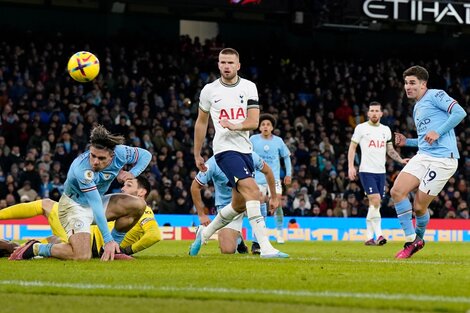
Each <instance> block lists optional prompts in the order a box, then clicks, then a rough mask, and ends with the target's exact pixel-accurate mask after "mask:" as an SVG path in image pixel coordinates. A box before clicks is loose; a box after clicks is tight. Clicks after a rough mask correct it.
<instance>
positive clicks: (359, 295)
mask: <svg viewBox="0 0 470 313" xmlns="http://www.w3.org/2000/svg"><path fill="white" fill-rule="evenodd" d="M1 285H4V286H19V287H28V288H25V289H26V290H28V291H29V290H30V289H29V288H31V287H53V288H67V289H79V290H92V289H101V290H131V291H156V292H162V291H163V292H165V291H171V292H180V293H187V292H196V293H215V294H249V295H276V296H289V297H292V296H299V297H314V298H349V299H351V298H354V299H380V300H411V301H421V302H451V303H470V297H449V296H442V295H423V294H400V293H396V294H392V293H365V292H364V293H363V292H342V291H308V290H284V289H275V290H271V289H237V288H208V287H176V286H151V285H114V284H113V285H111V284H91V283H88V284H79V283H57V282H49V281H37V280H35V281H25V280H0V286H1Z"/></svg>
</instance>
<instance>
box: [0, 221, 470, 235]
mask: <svg viewBox="0 0 470 313" xmlns="http://www.w3.org/2000/svg"><path fill="white" fill-rule="evenodd" d="M155 217H156V220H157V222H158V224H159V225H160V229H161V230H162V234H163V239H164V240H193V239H194V236H195V231H196V226H197V225H198V224H199V220H198V217H197V216H195V215H156V216H155ZM292 220H295V223H292ZM266 226H267V233H268V235H269V237H270V239H271V240H275V239H276V237H275V236H276V234H277V231H276V227H275V220H274V218H273V217H268V218H267V219H266ZM382 229H383V234H384V237H386V238H387V239H388V240H391V241H404V234H403V231H402V230H401V228H400V225H399V223H398V220H397V219H395V218H384V219H382ZM242 232H243V236H244V238H245V239H247V240H251V239H252V238H253V237H252V232H251V227H250V224H249V223H248V220H247V219H246V218H245V220H244V222H243V231H242ZM51 234H52V233H51V229H50V227H49V224H48V223H47V220H46V219H45V218H44V217H42V216H38V217H35V218H30V219H24V220H8V221H0V238H3V239H7V240H25V239H33V238H34V239H38V238H44V237H47V236H50V235H51ZM283 235H284V239H286V240H288V241H365V240H366V222H365V219H364V218H327V217H285V219H284V231H283ZM216 238H217V235H215V236H214V239H216ZM424 240H426V241H454V242H470V220H447V219H431V221H430V223H429V226H428V230H427V231H426V235H425V238H424Z"/></svg>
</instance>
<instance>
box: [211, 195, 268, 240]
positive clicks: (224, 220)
mask: <svg viewBox="0 0 470 313" xmlns="http://www.w3.org/2000/svg"><path fill="white" fill-rule="evenodd" d="M258 203H259V202H258ZM238 214H240V213H238V212H237V211H235V210H234V209H233V208H232V204H231V203H229V204H228V205H226V206H225V207H224V208H223V209H222V210H220V211H219V213H217V215H216V216H215V218H214V219H213V220H212V222H210V224H209V225H208V226H207V227H206V228H204V229H203V231H202V237H204V238H203V239H204V240H207V239H209V238H210V237H211V236H212V235H213V234H214V233H215V232H216V231H218V230H219V229H221V228H222V227H224V226H226V225H227V224H229V223H230V222H231V221H233V219H234V218H235V217H237V216H238Z"/></svg>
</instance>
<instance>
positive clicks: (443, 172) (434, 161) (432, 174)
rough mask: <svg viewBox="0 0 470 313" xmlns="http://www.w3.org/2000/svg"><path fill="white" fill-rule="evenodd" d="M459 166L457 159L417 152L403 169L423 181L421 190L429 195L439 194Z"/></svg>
mask: <svg viewBox="0 0 470 313" xmlns="http://www.w3.org/2000/svg"><path fill="white" fill-rule="evenodd" d="M457 166H458V160H457V159H453V158H436V157H432V156H429V155H425V154H417V155H415V156H414V157H413V158H411V160H410V161H409V162H408V164H406V165H405V167H404V168H403V170H402V171H403V172H406V173H409V174H411V175H413V176H415V177H416V178H418V179H419V180H420V181H421V183H420V184H419V190H421V191H422V192H424V193H426V194H428V195H431V196H437V195H438V194H439V192H441V190H442V188H444V186H445V184H446V183H447V181H448V180H449V178H451V177H452V175H454V173H455V171H456V170H457Z"/></svg>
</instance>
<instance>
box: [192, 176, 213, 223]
mask: <svg viewBox="0 0 470 313" xmlns="http://www.w3.org/2000/svg"><path fill="white" fill-rule="evenodd" d="M203 188H204V186H202V185H201V184H199V183H198V182H197V181H196V180H195V179H194V180H193V183H192V184H191V198H192V200H193V203H194V207H195V208H196V211H197V215H198V217H199V222H200V223H201V225H204V226H207V225H209V223H210V222H211V219H210V218H209V217H208V216H207V215H206V213H204V202H203V201H202V197H201V190H202V189H203Z"/></svg>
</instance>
